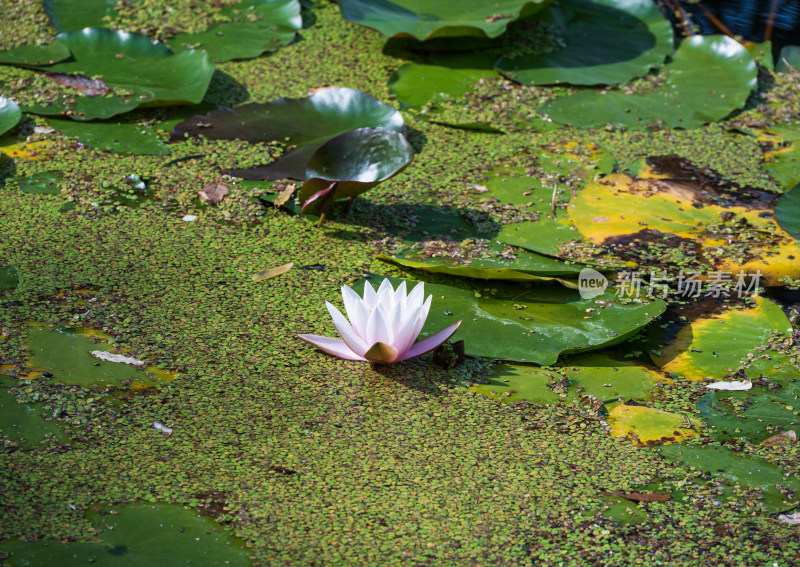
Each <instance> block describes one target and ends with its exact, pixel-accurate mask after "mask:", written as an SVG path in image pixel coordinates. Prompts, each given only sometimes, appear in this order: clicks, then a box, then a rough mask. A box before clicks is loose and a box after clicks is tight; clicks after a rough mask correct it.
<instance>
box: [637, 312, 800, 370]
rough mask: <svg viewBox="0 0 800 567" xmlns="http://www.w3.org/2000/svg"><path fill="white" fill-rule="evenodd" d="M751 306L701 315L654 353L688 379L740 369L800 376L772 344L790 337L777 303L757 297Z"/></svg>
mask: <svg viewBox="0 0 800 567" xmlns="http://www.w3.org/2000/svg"><path fill="white" fill-rule="evenodd" d="M754 299H755V302H756V306H755V307H753V308H750V309H728V310H726V311H725V312H723V313H721V314H719V315H712V316H707V317H700V318H698V319H696V320H694V321H692V322H691V323H689V324H688V325H686V326H685V327H683V328H682V329H681V330H679V331H678V334H677V336H676V337H675V340H674V341H673V342H672V343H671V344H668V345H666V346H665V347H664V348H662V349H660V350H659V351H657V352H653V351H651V353H650V356H651V358H652V359H653V361H654V362H655V363H656V364H658V365H659V366H660V367H661V369H662V370H664V371H665V372H669V373H675V374H678V375H680V376H683V377H684V378H688V379H689V380H704V379H714V380H719V379H722V378H723V377H725V376H729V375H732V374H734V373H737V372H739V371H742V372H744V375H745V376H747V377H748V378H753V379H755V378H758V377H759V376H760V375H762V374H763V375H764V376H766V377H767V378H768V379H771V380H779V379H782V378H794V377H797V378H800V370H798V369H797V368H796V367H795V366H794V365H792V364H791V362H790V360H789V357H788V356H787V355H786V354H784V353H782V352H779V351H777V350H775V349H774V348H769V345H770V341H771V339H774V338H777V339H778V340H780V339H786V340H788V339H789V338H790V337H791V336H792V324H791V323H790V322H789V320H788V319H787V317H786V315H785V314H784V313H783V310H782V309H781V308H780V307H779V306H778V305H776V304H775V303H773V302H772V301H770V300H768V299H765V298H763V297H755V298H754Z"/></svg>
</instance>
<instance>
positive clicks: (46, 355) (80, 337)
mask: <svg viewBox="0 0 800 567" xmlns="http://www.w3.org/2000/svg"><path fill="white" fill-rule="evenodd" d="M90 337H91V338H95V339H100V340H107V338H108V337H107V336H105V335H103V334H102V333H98V332H96V331H94V332H93V331H91V330H88V329H74V328H69V327H59V328H58V329H52V330H51V329H50V328H48V327H31V328H30V329H29V330H28V347H29V348H30V352H31V357H30V359H29V361H28V364H29V365H30V366H31V367H33V368H36V369H37V370H38V371H40V372H42V373H44V372H47V373H49V374H52V377H50V378H48V379H50V380H53V381H54V382H61V383H64V384H78V385H80V386H101V385H115V386H118V385H120V384H122V383H123V382H125V381H128V380H130V381H131V382H132V383H133V385H134V386H143V385H152V384H153V383H155V382H156V381H157V377H151V376H148V373H147V372H145V371H144V370H142V369H139V368H137V367H135V366H131V365H129V364H124V363H121V362H109V361H106V360H101V359H99V358H97V357H95V356H93V355H92V354H91V352H92V351H95V350H99V351H103V352H111V350H112V349H111V347H110V346H109V345H108V344H107V343H105V342H92V341H91V340H90ZM147 370H148V371H149V372H151V373H152V369H150V368H148V369H147Z"/></svg>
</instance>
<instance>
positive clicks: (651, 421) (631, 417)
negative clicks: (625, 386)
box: [608, 404, 702, 446]
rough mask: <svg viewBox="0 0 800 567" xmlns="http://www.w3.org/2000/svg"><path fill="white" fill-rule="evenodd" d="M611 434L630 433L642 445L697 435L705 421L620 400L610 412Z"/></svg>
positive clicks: (624, 434)
mask: <svg viewBox="0 0 800 567" xmlns="http://www.w3.org/2000/svg"><path fill="white" fill-rule="evenodd" d="M608 424H609V425H610V426H611V434H612V435H616V436H628V437H630V438H631V439H632V440H633V441H634V442H636V443H638V444H639V445H647V446H654V445H664V444H667V443H684V442H685V441H687V440H688V439H691V438H693V437H695V436H696V435H697V433H698V431H700V427H701V426H702V424H701V423H700V422H699V421H697V420H695V419H692V420H690V419H689V418H688V417H687V416H685V415H683V414H678V413H671V412H667V411H663V410H659V409H656V408H649V407H647V406H629V405H625V404H619V405H618V406H616V407H614V409H612V410H611V412H610V413H609V415H608Z"/></svg>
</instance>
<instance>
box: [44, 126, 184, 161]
mask: <svg viewBox="0 0 800 567" xmlns="http://www.w3.org/2000/svg"><path fill="white" fill-rule="evenodd" d="M47 123H48V124H49V125H50V126H52V127H53V128H55V129H56V130H60V131H61V132H63V133H64V134H65V135H67V136H70V137H72V138H77V139H78V140H80V141H81V143H82V144H85V145H87V146H89V147H90V148H96V149H98V150H107V151H110V152H113V153H115V154H133V155H150V156H163V155H166V154H168V153H169V150H168V149H167V146H165V145H164V143H163V142H162V141H161V139H160V138H159V137H158V134H156V133H155V132H154V131H153V130H151V129H150V128H147V127H146V126H139V125H137V124H123V123H120V122H115V121H109V122H76V121H73V120H61V119H58V118H49V119H48V120H47Z"/></svg>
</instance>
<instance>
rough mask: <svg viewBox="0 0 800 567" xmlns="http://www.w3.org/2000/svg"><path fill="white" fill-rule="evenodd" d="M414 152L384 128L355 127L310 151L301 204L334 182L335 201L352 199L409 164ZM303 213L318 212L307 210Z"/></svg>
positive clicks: (391, 131) (400, 137)
mask: <svg viewBox="0 0 800 567" xmlns="http://www.w3.org/2000/svg"><path fill="white" fill-rule="evenodd" d="M413 158H414V149H413V148H412V147H411V144H409V143H408V142H407V141H406V139H405V137H404V136H403V135H402V134H400V133H398V132H396V131H394V130H390V129H388V128H358V129H356V130H352V131H350V132H346V133H345V134H341V135H339V136H336V137H335V138H332V139H331V140H328V141H327V142H325V143H324V144H323V145H322V146H320V147H319V149H317V151H315V152H314V155H312V156H311V159H310V160H309V161H308V165H307V166H306V174H305V180H306V181H305V183H303V186H302V187H301V188H300V195H299V200H300V203H301V205H305V203H306V201H307V200H308V199H309V198H310V197H311V196H312V195H313V194H314V193H317V192H318V191H321V190H322V189H324V188H325V187H328V186H329V185H330V184H331V183H334V182H335V183H336V196H335V198H336V199H345V198H352V197H356V196H358V195H360V194H361V193H364V192H365V191H367V190H369V189H371V188H372V187H375V186H376V185H377V184H378V183H381V182H382V181H386V180H387V179H389V178H390V177H394V176H395V175H397V174H398V173H400V172H401V171H403V169H405V168H406V166H408V164H410V163H411V160H412V159H413ZM303 212H311V213H314V212H318V209H317V208H316V207H313V206H312V207H310V208H309V209H308V210H306V207H305V206H304V207H303Z"/></svg>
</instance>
